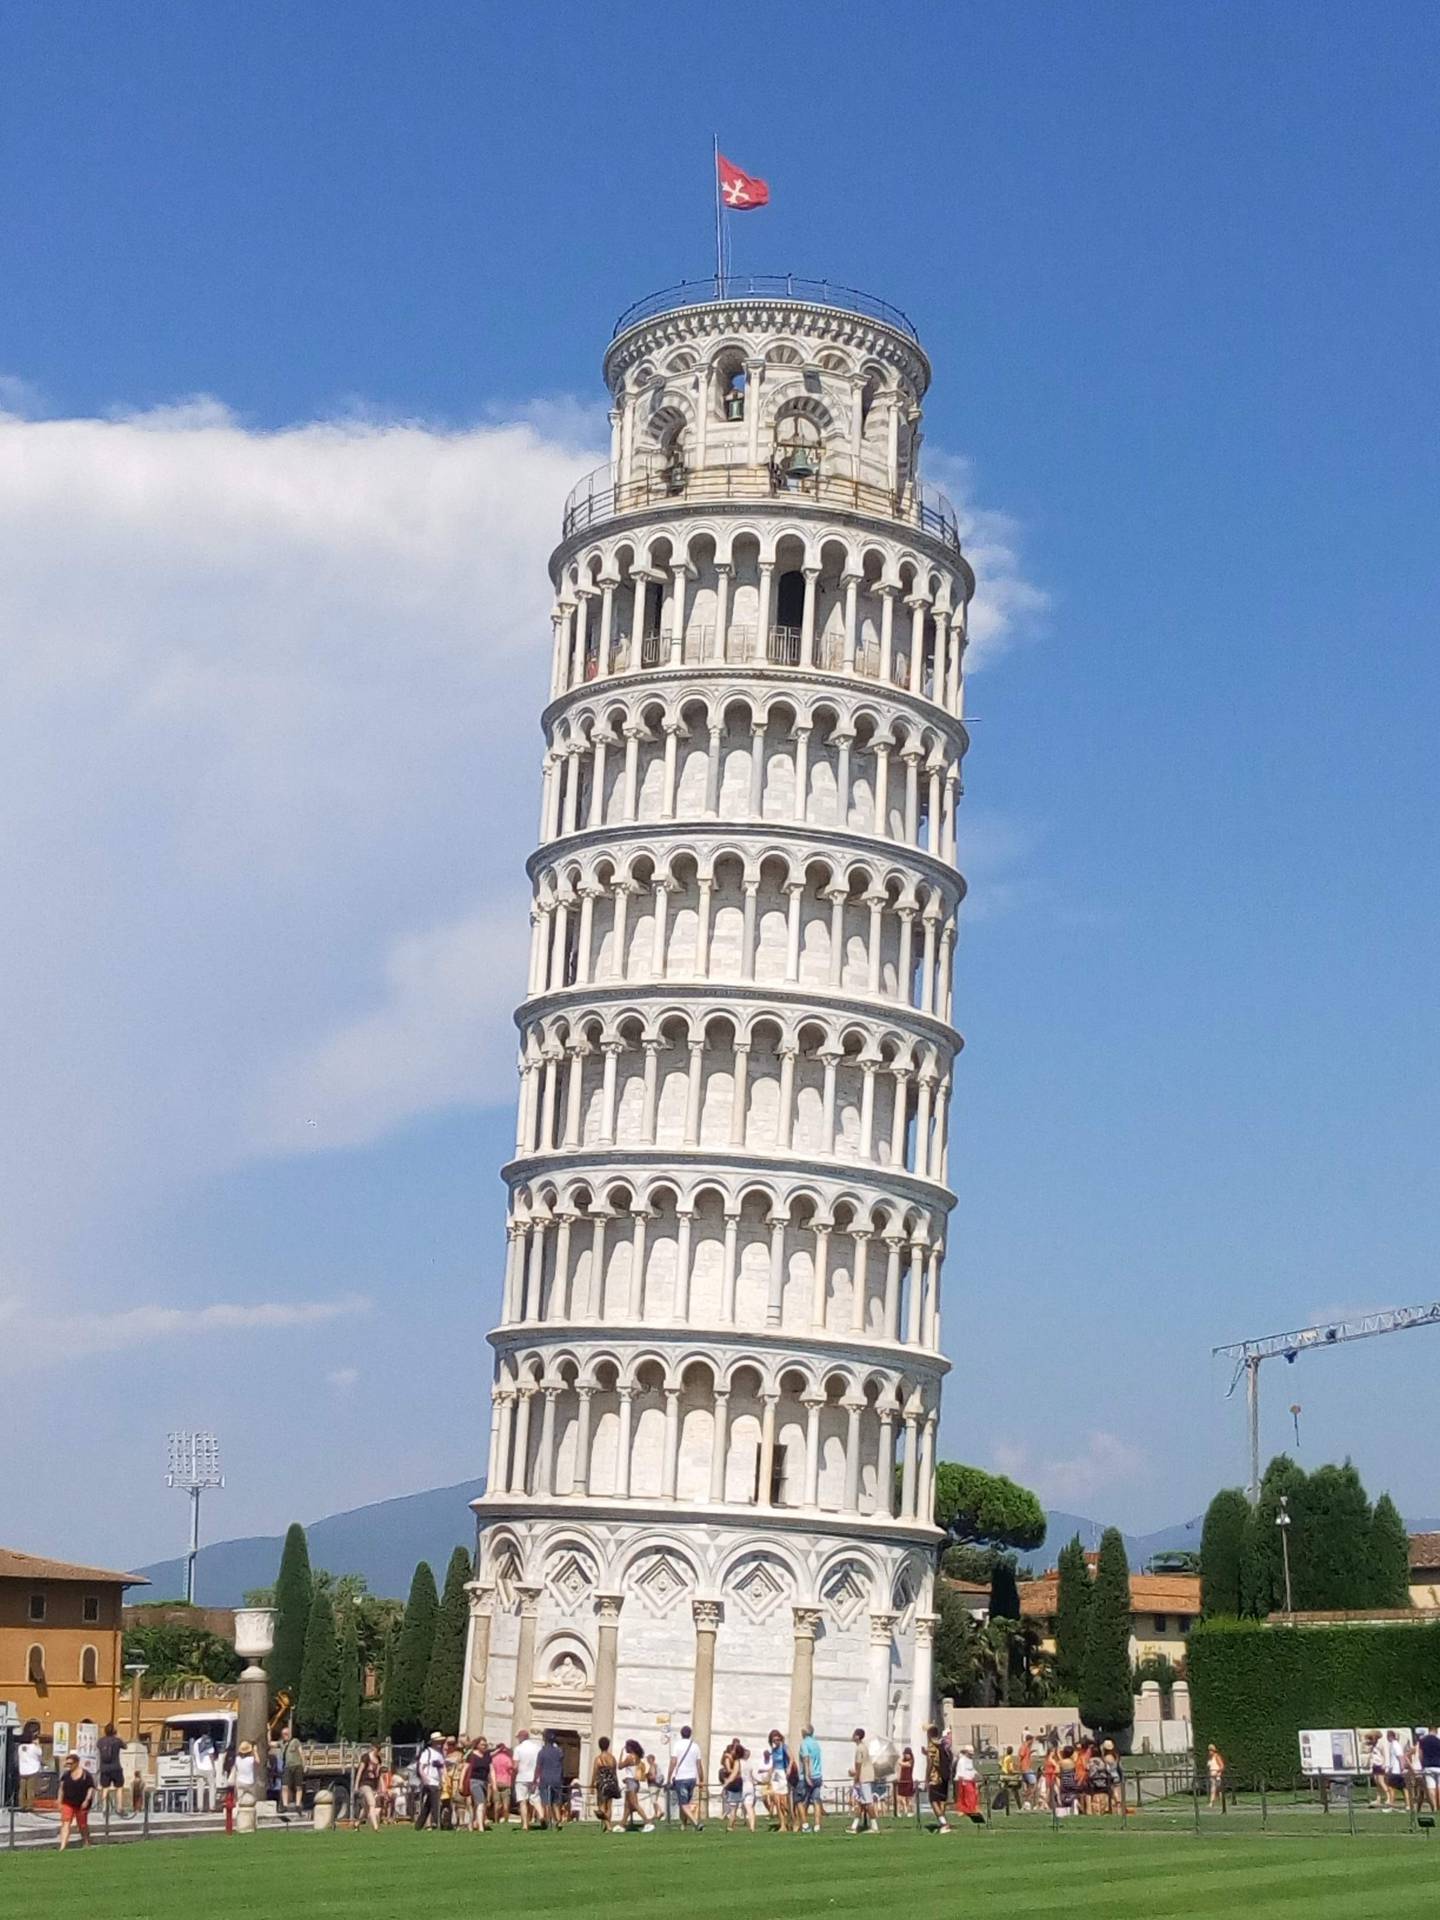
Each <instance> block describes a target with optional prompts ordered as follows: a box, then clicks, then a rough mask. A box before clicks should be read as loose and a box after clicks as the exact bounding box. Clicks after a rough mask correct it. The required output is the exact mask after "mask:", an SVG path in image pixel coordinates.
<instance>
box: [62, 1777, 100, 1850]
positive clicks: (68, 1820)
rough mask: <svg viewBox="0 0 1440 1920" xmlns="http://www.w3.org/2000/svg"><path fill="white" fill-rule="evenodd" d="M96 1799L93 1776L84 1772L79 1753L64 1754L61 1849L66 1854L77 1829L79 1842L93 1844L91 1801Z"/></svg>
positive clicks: (84, 1844) (84, 1845) (85, 1845)
mask: <svg viewBox="0 0 1440 1920" xmlns="http://www.w3.org/2000/svg"><path fill="white" fill-rule="evenodd" d="M94 1798H95V1780H94V1776H93V1775H91V1774H89V1773H87V1772H86V1771H85V1764H84V1762H83V1761H82V1760H81V1758H80V1756H79V1754H78V1753H70V1754H67V1755H66V1756H65V1771H64V1772H63V1773H62V1774H61V1775H60V1851H61V1853H63V1852H64V1851H65V1849H66V1847H68V1846H69V1844H70V1834H71V1831H72V1830H73V1829H75V1828H78V1829H79V1832H80V1844H81V1846H83V1847H88V1846H89V1844H90V1803H91V1801H93V1800H94Z"/></svg>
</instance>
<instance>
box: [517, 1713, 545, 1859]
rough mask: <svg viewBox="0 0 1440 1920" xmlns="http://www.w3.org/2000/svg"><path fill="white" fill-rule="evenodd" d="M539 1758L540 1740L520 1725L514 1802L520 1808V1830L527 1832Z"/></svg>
mask: <svg viewBox="0 0 1440 1920" xmlns="http://www.w3.org/2000/svg"><path fill="white" fill-rule="evenodd" d="M539 1758H540V1742H539V1741H538V1740H537V1739H536V1738H535V1736H534V1735H533V1734H532V1733H531V1732H530V1730H529V1728H528V1727H521V1729H520V1732H519V1734H518V1735H517V1736H516V1740H515V1804H516V1806H517V1807H518V1808H519V1809H520V1831H521V1832H522V1833H528V1832H529V1831H530V1822H531V1820H532V1819H533V1817H534V1800H535V1766H536V1762H537V1761H538V1760H539Z"/></svg>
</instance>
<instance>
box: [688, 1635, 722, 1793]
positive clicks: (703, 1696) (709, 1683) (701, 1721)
mask: <svg viewBox="0 0 1440 1920" xmlns="http://www.w3.org/2000/svg"><path fill="white" fill-rule="evenodd" d="M690 1611H691V1612H692V1613H693V1614H694V1616H695V1691H694V1696H693V1698H692V1700H691V1703H690V1725H691V1726H692V1727H693V1728H694V1732H695V1744H696V1746H697V1747H699V1749H700V1757H701V1759H702V1760H703V1761H704V1763H705V1784H706V1786H707V1788H712V1787H713V1786H714V1784H715V1769H714V1765H713V1763H712V1761H711V1758H710V1723H711V1720H712V1717H713V1713H714V1705H715V1636H716V1634H717V1633H718V1632H719V1630H720V1622H721V1621H722V1620H723V1619H724V1618H725V1608H724V1604H723V1603H722V1602H721V1601H719V1600H692V1601H691V1602H690Z"/></svg>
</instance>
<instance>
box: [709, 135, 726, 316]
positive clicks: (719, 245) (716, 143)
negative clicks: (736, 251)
mask: <svg viewBox="0 0 1440 1920" xmlns="http://www.w3.org/2000/svg"><path fill="white" fill-rule="evenodd" d="M711 145H712V146H713V148H714V154H713V158H712V164H711V172H712V173H713V175H714V178H715V297H716V299H717V300H718V299H721V298H722V297H723V295H724V292H725V228H724V225H723V221H724V217H725V216H724V212H723V210H722V207H721V204H720V136H719V134H718V133H717V134H714V135H712V136H711Z"/></svg>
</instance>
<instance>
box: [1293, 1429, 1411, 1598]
mask: <svg viewBox="0 0 1440 1920" xmlns="http://www.w3.org/2000/svg"><path fill="white" fill-rule="evenodd" d="M1293 1504H1294V1505H1295V1507H1296V1508H1297V1511H1296V1514H1295V1525H1294V1526H1293V1527H1291V1529H1290V1554H1291V1572H1292V1575H1293V1576H1294V1588H1295V1605H1296V1606H1297V1607H1364V1606H1371V1605H1373V1604H1374V1602H1373V1601H1372V1600H1371V1597H1370V1596H1371V1593H1372V1592H1373V1590H1374V1585H1375V1575H1374V1569H1373V1568H1372V1566H1371V1564H1370V1525H1371V1517H1372V1516H1371V1513H1370V1502H1369V1500H1368V1498H1367V1497H1366V1493H1365V1488H1364V1486H1363V1485H1362V1484H1361V1480H1360V1476H1359V1474H1358V1473H1357V1472H1356V1471H1355V1469H1354V1467H1353V1466H1352V1465H1351V1464H1350V1462H1349V1461H1348V1460H1347V1461H1346V1462H1345V1464H1344V1465H1343V1466H1340V1467H1336V1466H1325V1467H1317V1468H1316V1469H1315V1471H1314V1473H1312V1474H1311V1475H1310V1476H1309V1479H1308V1480H1307V1481H1306V1483H1305V1487H1304V1489H1303V1492H1302V1493H1301V1495H1300V1497H1299V1498H1298V1500H1296V1501H1295V1502H1294V1503H1293ZM1407 1557H1408V1556H1407Z"/></svg>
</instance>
